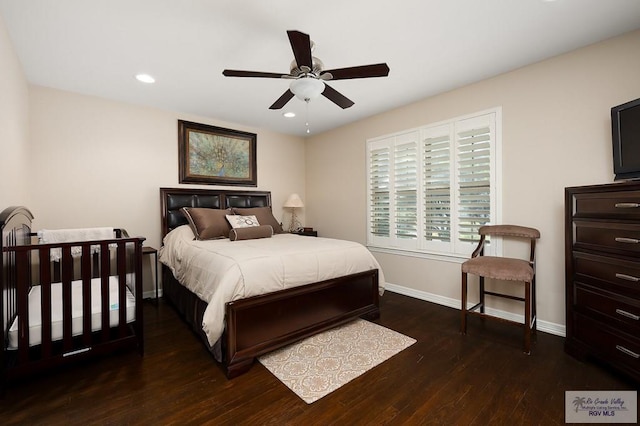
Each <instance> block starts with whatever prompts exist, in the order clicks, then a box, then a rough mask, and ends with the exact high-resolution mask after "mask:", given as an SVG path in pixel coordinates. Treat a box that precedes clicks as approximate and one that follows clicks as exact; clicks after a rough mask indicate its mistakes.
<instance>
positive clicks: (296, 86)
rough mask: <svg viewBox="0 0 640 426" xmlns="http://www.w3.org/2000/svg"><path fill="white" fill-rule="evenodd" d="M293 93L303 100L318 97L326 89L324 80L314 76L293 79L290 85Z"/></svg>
mask: <svg viewBox="0 0 640 426" xmlns="http://www.w3.org/2000/svg"><path fill="white" fill-rule="evenodd" d="M289 90H291V93H293V94H294V95H296V97H297V98H299V99H302V100H303V101H305V102H306V101H310V100H312V99H316V98H317V97H318V96H320V95H321V94H322V92H323V91H324V81H322V80H318V79H316V78H313V77H303V78H299V79H297V80H293V81H292V82H291V85H290V86H289Z"/></svg>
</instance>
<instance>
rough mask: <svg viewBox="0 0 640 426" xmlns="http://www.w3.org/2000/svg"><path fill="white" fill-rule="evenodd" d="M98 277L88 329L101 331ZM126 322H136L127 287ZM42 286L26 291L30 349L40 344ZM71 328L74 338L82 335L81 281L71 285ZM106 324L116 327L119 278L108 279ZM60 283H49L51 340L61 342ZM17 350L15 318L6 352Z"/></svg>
mask: <svg viewBox="0 0 640 426" xmlns="http://www.w3.org/2000/svg"><path fill="white" fill-rule="evenodd" d="M100 281H101V278H94V279H92V280H91V330H92V331H98V330H100V329H101V328H102V306H101V305H102V303H101V302H102V294H101V291H100V289H101V284H100ZM125 289H126V292H127V294H126V313H127V314H126V319H127V322H132V321H134V320H135V303H136V302H135V298H134V296H133V294H132V293H131V291H130V290H129V289H128V288H126V287H125ZM40 301H41V287H40V286H33V287H32V288H31V290H30V291H29V346H35V345H39V344H40V343H42V312H41V309H40ZM71 305H72V307H71V317H72V320H71V329H72V334H73V335H74V336H79V335H81V334H82V317H83V315H82V281H80V280H78V281H72V282H71ZM109 311H110V312H109V324H110V326H111V327H114V326H117V325H118V311H119V309H118V277H113V276H111V277H109ZM62 328H63V327H62V284H61V283H53V284H51V338H52V340H53V341H56V340H61V339H62ZM17 348H18V319H17V318H16V319H15V320H14V321H13V324H12V325H11V328H10V329H9V349H17Z"/></svg>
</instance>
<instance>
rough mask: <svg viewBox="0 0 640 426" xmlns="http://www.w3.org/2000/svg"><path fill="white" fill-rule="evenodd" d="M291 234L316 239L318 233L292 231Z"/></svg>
mask: <svg viewBox="0 0 640 426" xmlns="http://www.w3.org/2000/svg"><path fill="white" fill-rule="evenodd" d="M292 234H296V235H304V236H306V237H317V236H318V231H313V230H311V231H294V232H292Z"/></svg>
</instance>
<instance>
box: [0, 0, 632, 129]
mask: <svg viewBox="0 0 640 426" xmlns="http://www.w3.org/2000/svg"><path fill="white" fill-rule="evenodd" d="M0 15H1V16H2V19H3V20H4V22H5V24H6V27H7V28H8V31H9V35H10V38H11V40H12V43H13V46H14V49H15V50H16V52H17V55H18V57H19V58H20V61H21V63H22V65H23V67H24V72H25V74H26V76H27V79H28V80H29V82H30V83H33V84H36V85H42V86H48V87H54V88H58V89H62V90H68V91H72V92H79V93H84V94H90V95H96V96H100V97H104V98H109V99H115V100H119V101H125V102H130V103H134V104H142V105H149V106H153V107H157V108H162V109H167V110H173V111H177V112H180V113H188V114H196V115H200V116H204V117H212V118H215V119H219V120H224V121H229V122H232V123H238V124H243V125H248V126H255V127H259V128H266V129H272V130H274V131H277V132H282V133H288V134H295V135H300V136H304V135H305V116H306V112H305V107H306V105H305V103H304V102H303V101H300V100H298V99H296V98H294V99H292V100H291V101H290V102H289V103H288V104H287V106H285V108H283V109H282V110H280V111H272V110H269V106H270V105H271V104H272V103H273V102H274V101H275V100H276V99H277V98H278V97H280V95H281V94H282V93H283V92H284V91H286V90H287V88H288V84H289V80H278V79H264V78H231V77H223V76H222V70H223V69H225V68H230V69H240V70H251V71H267V72H278V73H280V72H281V73H287V72H288V71H289V64H290V62H291V61H292V59H293V54H292V52H291V47H290V44H289V40H288V38H287V33H286V30H299V31H302V32H305V33H307V34H309V35H310V36H311V39H312V40H313V41H314V42H315V50H314V56H317V57H318V58H320V59H321V60H322V61H323V62H324V64H325V68H326V69H331V68H342V67H348V66H357V65H365V64H373V63H378V62H386V63H387V64H388V65H389V67H390V68H391V72H390V73H389V76H388V77H385V78H370V79H359V80H340V81H335V82H333V83H331V86H332V87H333V88H334V89H336V90H338V91H340V92H341V93H342V94H344V95H345V96H346V97H348V98H350V99H351V100H353V101H354V102H355V105H354V106H353V107H351V108H349V109H346V110H342V109H341V108H339V107H337V106H336V105H335V104H333V103H332V102H330V101H329V100H327V99H325V98H323V97H320V98H318V99H317V100H313V101H312V102H311V103H310V104H309V111H308V117H309V122H310V127H311V131H312V133H313V134H317V133H320V132H322V131H326V130H329V129H332V128H335V127H338V126H341V125H344V124H346V123H349V122H353V121H356V120H359V119H361V118H363V117H367V116H370V115H373V114H376V113H380V112H383V111H386V110H389V109H392V108H395V107H398V106H401V105H405V104H408V103H411V102H414V101H416V100H419V99H422V98H425V97H428V96H432V95H435V94H438V93H442V92H445V91H448V90H451V89H454V88H456V87H460V86H463V85H466V84H469V83H473V82H476V81H479V80H483V79H485V78H488V77H491V76H494V75H497V74H500V73H504V72H506V71H510V70H513V69H516V68H519V67H522V66H525V65H528V64H531V63H534V62H537V61H540V60H542V59H545V58H549V57H552V56H555V55H558V54H562V53H564V52H568V51H570V50H573V49H576V48H578V47H581V46H586V45H589V44H592V43H595V42H597V41H600V40H604V39H606V38H610V37H613V36H616V35H619V34H622V33H625V32H628V31H631V30H634V29H637V28H640V1H638V0H557V1H555V2H549V1H543V0H397V1H389V0H384V1H383V0H323V1H313V2H306V1H291V0H208V1H207V0H189V1H187V0H180V1H178V0H55V1H52V0H0ZM638 54H640V52H638ZM140 72H145V73H149V74H151V75H153V76H154V77H155V78H156V83H155V84H153V85H145V84H142V83H139V82H138V81H136V80H135V79H134V75H135V74H137V73H140ZM285 111H293V112H295V113H296V114H297V117H295V118H293V119H287V118H284V117H283V116H282V113H283V112H285Z"/></svg>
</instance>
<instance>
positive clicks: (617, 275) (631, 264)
mask: <svg viewBox="0 0 640 426" xmlns="http://www.w3.org/2000/svg"><path fill="white" fill-rule="evenodd" d="M573 270H574V274H575V280H579V281H583V282H587V283H589V284H593V285H595V286H598V287H600V288H602V289H604V290H609V291H612V292H621V291H622V292H625V293H626V294H627V296H629V297H635V298H639V299H640V262H636V261H630V260H625V259H620V258H616V257H610V256H599V255H594V254H590V253H582V252H580V251H574V252H573Z"/></svg>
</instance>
